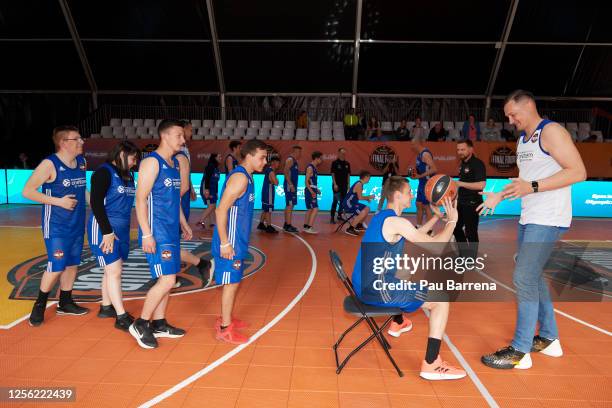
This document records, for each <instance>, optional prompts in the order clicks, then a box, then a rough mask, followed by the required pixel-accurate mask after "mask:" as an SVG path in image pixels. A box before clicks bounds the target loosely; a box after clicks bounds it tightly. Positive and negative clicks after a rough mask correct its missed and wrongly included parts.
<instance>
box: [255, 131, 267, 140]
mask: <svg viewBox="0 0 612 408" xmlns="http://www.w3.org/2000/svg"><path fill="white" fill-rule="evenodd" d="M269 135H270V134H269V133H268V132H265V133H261V132H259V133H257V136H255V139H257V140H267V139H268V136H269Z"/></svg>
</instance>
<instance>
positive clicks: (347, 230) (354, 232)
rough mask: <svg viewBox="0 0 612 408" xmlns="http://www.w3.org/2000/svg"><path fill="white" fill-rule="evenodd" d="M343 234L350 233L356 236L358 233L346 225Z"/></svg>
mask: <svg viewBox="0 0 612 408" xmlns="http://www.w3.org/2000/svg"><path fill="white" fill-rule="evenodd" d="M344 233H345V234H349V235H352V236H354V237H358V236H359V233H358V232H357V230H356V229H355V228H353V227H348V228H347V229H345V230H344Z"/></svg>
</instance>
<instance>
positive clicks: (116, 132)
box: [113, 126, 125, 139]
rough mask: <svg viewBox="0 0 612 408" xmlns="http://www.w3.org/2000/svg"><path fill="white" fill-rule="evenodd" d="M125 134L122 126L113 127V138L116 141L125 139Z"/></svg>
mask: <svg viewBox="0 0 612 408" xmlns="http://www.w3.org/2000/svg"><path fill="white" fill-rule="evenodd" d="M124 136H125V134H124V133H123V128H122V127H121V126H113V137H114V138H115V139H123V138H124Z"/></svg>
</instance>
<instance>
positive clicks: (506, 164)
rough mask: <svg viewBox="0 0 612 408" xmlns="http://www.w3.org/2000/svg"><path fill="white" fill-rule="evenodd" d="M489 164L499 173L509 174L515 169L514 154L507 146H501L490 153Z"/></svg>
mask: <svg viewBox="0 0 612 408" xmlns="http://www.w3.org/2000/svg"><path fill="white" fill-rule="evenodd" d="M489 164H490V165H491V166H492V167H494V168H495V169H496V170H497V171H499V172H500V173H509V172H511V171H512V170H514V168H515V167H516V152H515V151H514V150H512V149H511V148H509V147H507V146H501V147H498V148H497V149H495V150H494V151H492V152H491V155H490V156H489Z"/></svg>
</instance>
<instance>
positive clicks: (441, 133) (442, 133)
mask: <svg viewBox="0 0 612 408" xmlns="http://www.w3.org/2000/svg"><path fill="white" fill-rule="evenodd" d="M447 135H448V132H447V131H446V129H444V127H443V126H442V122H438V123H436V124H435V125H434V127H432V128H431V130H430V131H429V137H427V141H428V142H443V141H444V139H446V136H447Z"/></svg>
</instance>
